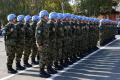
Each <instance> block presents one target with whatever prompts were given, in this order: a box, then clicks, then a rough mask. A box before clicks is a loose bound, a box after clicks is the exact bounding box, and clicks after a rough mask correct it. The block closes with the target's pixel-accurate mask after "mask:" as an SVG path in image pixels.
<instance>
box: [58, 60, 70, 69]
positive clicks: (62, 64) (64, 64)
mask: <svg viewBox="0 0 120 80" xmlns="http://www.w3.org/2000/svg"><path fill="white" fill-rule="evenodd" d="M60 65H61V66H63V67H68V65H67V63H65V61H63V60H60Z"/></svg>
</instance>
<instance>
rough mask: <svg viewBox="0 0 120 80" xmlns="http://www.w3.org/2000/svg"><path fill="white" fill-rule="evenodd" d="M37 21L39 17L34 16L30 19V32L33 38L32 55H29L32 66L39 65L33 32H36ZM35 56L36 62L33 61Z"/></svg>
mask: <svg viewBox="0 0 120 80" xmlns="http://www.w3.org/2000/svg"><path fill="white" fill-rule="evenodd" d="M38 21H39V16H37V15H35V16H33V17H32V24H31V27H32V30H33V36H32V47H31V48H32V55H31V62H32V64H34V65H36V64H39V61H38V60H39V55H38V54H37V53H38V49H37V45H36V38H35V30H36V27H37V22H38ZM36 56H37V61H36V60H35V58H36Z"/></svg>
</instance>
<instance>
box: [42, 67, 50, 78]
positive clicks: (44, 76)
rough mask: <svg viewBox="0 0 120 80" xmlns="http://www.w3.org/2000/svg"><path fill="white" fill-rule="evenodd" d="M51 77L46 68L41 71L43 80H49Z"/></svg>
mask: <svg viewBox="0 0 120 80" xmlns="http://www.w3.org/2000/svg"><path fill="white" fill-rule="evenodd" d="M50 76H51V75H50V74H49V73H47V72H46V71H45V70H44V68H41V69H40V77H42V78H49V77H50Z"/></svg>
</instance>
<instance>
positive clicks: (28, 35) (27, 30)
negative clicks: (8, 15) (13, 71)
mask: <svg viewBox="0 0 120 80" xmlns="http://www.w3.org/2000/svg"><path fill="white" fill-rule="evenodd" d="M24 20H25V24H24V29H25V47H24V59H23V62H24V67H32V65H31V64H29V63H28V60H29V56H30V54H31V47H32V46H31V44H32V37H33V36H34V35H33V30H32V28H31V26H30V20H31V16H29V15H27V16H25V18H24Z"/></svg>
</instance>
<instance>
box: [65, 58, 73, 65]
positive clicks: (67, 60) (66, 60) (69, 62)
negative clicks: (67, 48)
mask: <svg viewBox="0 0 120 80" xmlns="http://www.w3.org/2000/svg"><path fill="white" fill-rule="evenodd" d="M65 63H66V64H67V65H71V64H73V63H72V62H71V61H70V60H69V59H65Z"/></svg>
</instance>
